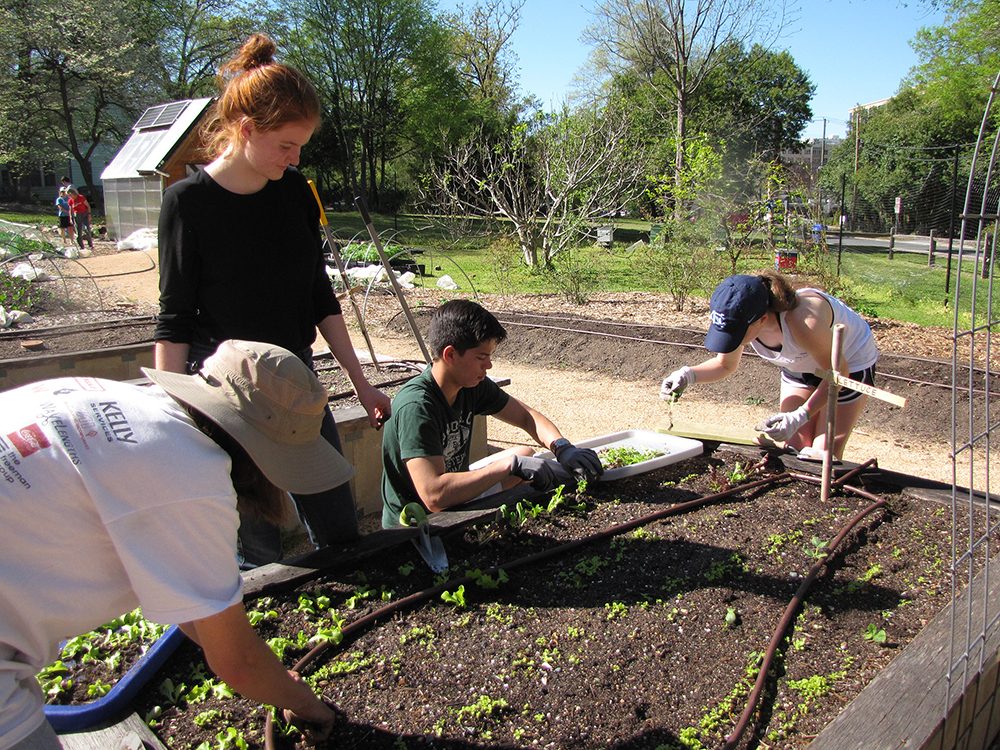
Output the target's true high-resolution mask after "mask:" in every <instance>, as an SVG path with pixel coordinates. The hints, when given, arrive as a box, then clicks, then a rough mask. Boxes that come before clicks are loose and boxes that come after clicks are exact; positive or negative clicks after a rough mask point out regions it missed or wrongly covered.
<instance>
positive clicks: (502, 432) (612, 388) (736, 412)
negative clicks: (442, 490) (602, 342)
mask: <svg viewBox="0 0 1000 750" xmlns="http://www.w3.org/2000/svg"><path fill="white" fill-rule="evenodd" d="M81 262H82V263H83V264H84V265H85V266H86V267H87V268H88V270H89V271H90V273H92V274H93V275H94V276H95V278H97V280H98V283H99V284H100V285H101V287H102V289H105V290H107V291H110V292H112V293H113V294H116V295H118V296H120V297H123V298H125V299H127V300H130V301H132V302H134V303H136V305H137V307H139V308H148V309H149V310H150V311H155V308H156V302H157V299H158V294H159V290H158V275H157V271H156V268H155V266H156V263H155V252H151V253H146V252H143V251H133V252H121V253H113V254H108V255H96V256H93V257H91V258H86V259H81ZM362 302H363V300H361V299H360V298H359V304H361V303H362ZM382 304H383V306H384V304H385V303H384V302H383V303H382ZM411 304H413V303H411ZM650 304H654V303H653V302H651V303H650ZM655 304H661V305H662V303H655ZM389 306H390V307H392V308H394V309H395V310H398V303H396V302H395V300H392V299H391V298H390V300H389ZM583 310H585V308H576V309H575V311H576V312H582V311H583ZM631 314H632V313H630V315H631ZM633 316H634V315H633ZM373 317H374V316H373ZM347 319H348V322H349V326H350V327H351V335H352V338H353V339H354V343H355V346H356V347H357V348H358V351H359V352H365V351H366V347H365V343H364V339H363V338H362V337H361V335H360V332H359V331H358V330H357V327H356V326H355V325H353V318H352V316H350V314H348V316H347ZM369 329H370V331H369V332H370V335H371V338H372V341H373V344H374V346H375V349H376V351H377V352H378V353H379V354H380V355H383V354H384V355H388V356H394V357H400V358H406V359H416V360H419V359H421V355H420V349H419V347H418V346H417V345H416V343H415V342H414V341H413V339H412V336H409V335H404V334H400V333H395V332H393V331H391V330H389V329H388V328H387V327H386V326H384V325H379V324H377V323H374V324H370V325H369ZM691 356H692V359H694V358H695V357H696V356H700V355H696V354H692V355H691ZM567 360H568V361H567V366H565V367H560V368H558V369H553V368H551V367H539V366H534V365H531V364H527V363H525V362H521V361H513V360H511V359H506V358H505V357H504V354H503V349H502V348H501V350H500V351H499V352H498V357H497V363H496V364H495V367H494V371H493V372H494V374H495V375H497V376H499V377H507V378H510V381H511V382H510V386H508V388H507V391H508V392H509V393H511V394H512V395H513V396H515V397H517V398H519V399H521V400H522V401H524V402H526V403H528V404H530V405H532V406H533V407H535V408H536V409H538V410H539V411H541V412H543V413H544V414H546V415H548V416H549V417H550V418H552V420H553V421H554V422H555V423H556V424H557V425H559V427H560V429H561V430H562V431H563V432H564V433H565V434H566V435H567V436H569V437H570V438H571V439H575V440H581V439H584V438H588V437H595V436H597V435H603V434H607V433H611V432H618V431H620V430H627V429H655V428H656V426H657V425H659V424H660V423H661V421H662V420H663V419H664V418H665V416H666V409H665V406H664V404H663V402H662V401H660V399H659V398H658V382H657V381H654V380H653V379H649V380H646V379H643V380H628V379H619V378H614V377H610V376H609V375H606V374H603V373H598V372H584V371H580V370H577V369H573V363H572V361H571V360H572V354H571V353H570V354H568V355H567ZM774 388H775V389H776V388H777V384H776V382H775V385H774ZM772 411H773V408H772V407H769V406H766V405H765V406H756V405H753V404H750V403H739V402H733V401H732V399H730V400H725V399H720V398H718V397H717V396H716V395H714V394H707V393H706V392H705V391H701V392H699V390H698V389H692V390H690V391H689V392H688V393H687V394H685V396H684V398H683V400H682V401H680V402H679V403H678V404H677V405H676V406H675V408H674V418H675V420H678V421H680V420H683V421H691V422H707V423H712V422H716V423H720V424H729V425H744V426H752V425H754V424H757V423H758V422H759V421H760V420H761V419H762V418H764V417H766V416H768V415H769V414H771V413H772ZM946 428H947V425H944V424H942V425H941V439H940V440H937V441H934V440H929V439H921V440H919V441H913V442H912V443H911V442H910V441H907V440H906V439H905V436H902V438H901V436H900V435H898V434H890V433H888V432H886V431H883V430H880V429H878V426H877V425H863V426H859V428H858V429H857V430H856V431H855V433H854V435H853V436H852V438H851V442H850V443H849V445H848V447H847V452H846V455H845V458H846V459H848V460H851V461H858V462H860V461H864V460H867V459H869V458H877V459H878V461H879V465H880V466H882V467H885V468H891V469H894V470H897V471H901V472H904V473H908V474H914V475H916V476H922V477H926V478H929V479H935V480H938V481H943V482H950V481H951V461H950V458H949V445H948V442H947V441H946V439H945V438H946ZM489 435H490V442H491V444H494V445H497V446H500V447H507V446H509V445H512V444H518V445H523V444H525V436H524V434H523V433H521V432H520V431H518V430H515V429H513V428H510V427H509V426H507V425H505V424H503V423H501V422H498V421H496V420H491V421H490V428H489ZM977 469H979V471H977V474H978V473H981V472H984V471H985V462H983V461H979V462H977ZM964 475H966V476H967V473H966V474H964ZM959 476H960V477H961V476H963V473H961V472H960V474H959ZM959 481H960V483H961V479H960V480H959ZM977 484H978V485H979V486H985V484H984V480H983V478H979V479H978V480H977Z"/></svg>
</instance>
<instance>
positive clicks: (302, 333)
mask: <svg viewBox="0 0 1000 750" xmlns="http://www.w3.org/2000/svg"><path fill="white" fill-rule="evenodd" d="M275 53H276V47H275V44H274V42H273V41H272V40H271V39H270V38H269V37H267V36H265V35H263V34H256V35H254V36H253V37H251V38H250V39H249V40H248V41H247V42H246V43H245V44H244V45H243V47H242V48H241V49H240V51H239V52H238V53H237V54H236V55H235V56H234V57H233V59H232V60H230V61H229V62H228V63H226V65H224V66H223V68H222V69H221V71H220V74H219V78H220V84H221V85H222V87H223V91H222V95H221V96H220V98H219V100H218V101H217V102H216V104H215V109H214V115H213V117H212V119H211V120H210V122H209V124H208V126H207V131H206V134H207V136H208V143H209V148H210V151H211V157H212V161H211V162H210V163H209V164H208V166H206V167H205V168H204V169H200V170H198V171H197V172H195V173H194V174H193V175H191V176H189V177H187V178H186V179H184V180H182V181H180V182H178V183H176V184H174V185H171V186H170V187H169V188H167V190H166V191H165V193H164V195H163V206H162V209H161V213H160V224H159V257H160V314H159V316H158V322H157V327H156V332H155V334H154V338H155V340H156V347H155V357H156V367H157V368H158V369H161V370H170V371H173V372H197V370H198V367H199V366H200V364H201V363H202V362H203V361H204V360H205V358H206V357H208V356H209V355H210V354H211V353H212V352H213V351H215V348H216V347H217V346H218V345H219V343H220V342H222V341H224V340H226V339H230V338H236V339H245V340H250V341H264V342H267V343H270V344H276V345H278V346H282V347H284V348H286V349H288V350H290V351H292V352H295V353H296V354H298V355H299V357H300V358H301V359H302V360H303V361H305V362H306V364H308V365H310V366H311V364H312V344H313V342H314V341H315V339H316V330H317V328H318V329H319V332H320V334H321V335H322V336H323V338H324V339H325V340H326V342H327V344H328V345H329V347H330V351H331V352H332V353H333V356H334V357H335V358H336V359H337V361H338V362H339V363H340V365H341V366H342V367H343V368H344V370H345V371H346V372H347V374H348V376H349V377H350V378H351V382H352V383H353V385H354V390H355V392H356V393H357V395H358V398H359V399H360V401H361V404H362V405H363V406H364V407H365V409H366V411H367V412H368V416H369V419H370V421H371V424H372V426H373V427H376V428H377V427H378V426H380V425H381V423H382V422H383V421H385V419H387V418H388V416H389V412H390V399H389V397H388V396H386V395H385V394H383V393H381V392H379V391H378V390H376V389H375V388H373V387H372V386H371V385H370V384H369V383H368V381H367V380H366V379H365V376H364V374H363V373H362V370H361V365H360V363H359V362H358V358H357V355H356V354H355V352H354V347H353V344H352V342H351V339H350V336H349V334H348V332H347V326H346V325H345V323H344V318H343V315H342V313H341V308H340V303H339V302H338V301H337V297H336V295H335V294H334V292H333V288H332V286H331V284H330V279H329V277H328V276H327V273H326V264H325V262H324V257H323V251H322V241H321V238H320V223H319V218H320V217H319V206H318V205H317V204H316V200H315V198H314V197H313V195H312V191H311V189H310V187H309V185H308V183H307V182H306V179H305V178H304V177H303V176H302V174H301V173H300V172H299V171H298V170H296V169H295V166H296V165H297V164H298V163H299V157H300V154H301V151H302V148H303V147H304V146H305V145H306V143H308V142H309V139H310V138H311V137H312V135H313V133H314V132H315V131H316V129H317V128H318V127H319V124H320V104H319V97H318V96H317V94H316V90H315V89H314V88H313V86H312V84H311V83H310V82H309V81H308V80H307V79H306V78H305V77H304V76H303V75H302V74H301V73H300V72H299V71H297V70H295V69H294V68H291V67H289V66H287V65H282V64H280V63H277V62H275V60H274V55H275ZM323 434H324V436H325V437H326V438H327V439H328V440H329V441H330V442H331V443H332V444H333V445H335V446H336V447H337V448H338V449H339V448H340V438H339V436H338V435H337V428H336V424H335V422H334V419H333V415H332V414H330V413H329V410H327V418H326V420H325V421H324V427H323ZM293 499H294V500H295V505H296V509H297V511H298V514H299V517H300V518H301V519H302V521H303V523H304V524H305V526H306V528H307V530H308V531H309V534H310V537H311V539H312V541H313V543H314V544H316V546H317V547H322V546H326V545H329V544H331V543H334V542H343V541H353V540H354V539H356V538H357V537H358V523H357V515H356V510H355V506H354V500H353V497H352V496H351V491H350V487H349V486H348V485H346V484H345V485H343V486H341V487H338V488H335V489H334V490H332V491H330V492H326V493H321V494H319V495H309V496H306V495H294V496H293ZM240 552H241V559H242V562H243V564H244V566H245V567H253V566H255V565H262V564H264V563H268V562H273V561H275V560H278V559H280V557H281V530H280V528H278V527H276V526H273V525H271V524H254V523H252V522H250V521H249V519H246V520H245V522H244V525H241V526H240Z"/></svg>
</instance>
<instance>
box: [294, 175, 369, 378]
mask: <svg viewBox="0 0 1000 750" xmlns="http://www.w3.org/2000/svg"><path fill="white" fill-rule="evenodd" d="M308 182H309V187H311V188H312V191H313V197H314V198H315V199H316V202H317V203H318V204H319V223H320V226H322V227H323V234H324V236H325V237H326V244H327V245H329V246H330V255H332V256H333V260H334V262H335V263H336V264H337V270H338V271H340V278H341V279H343V281H344V288H345V289H346V290H347V298H348V299H349V300H350V301H351V307H352V308H353V309H354V317H356V318H357V319H358V326H359V327H360V328H361V335H362V336H364V339H365V343H366V344H367V345H368V353H369V354H370V355H371V358H372V364H373V365H375V370H376V372H382V367H381V366H380V365H379V363H378V356H377V355H376V354H375V347H373V346H372V340H371V339H370V338H368V328H366V327H365V320H364V318H362V317H361V311H360V310H359V309H358V303H357V302H355V301H354V292H352V291H351V280H350V279H349V278H348V277H347V269H346V268H345V267H344V259H343V258H341V257H340V251H339V250H337V246H336V245H335V244H334V242H333V236H332V235H331V234H330V226H329V222H328V221H327V220H326V211H324V210H323V201H321V200H320V199H319V191H318V190H316V183H315V182H313V181H312V180H309V181H308Z"/></svg>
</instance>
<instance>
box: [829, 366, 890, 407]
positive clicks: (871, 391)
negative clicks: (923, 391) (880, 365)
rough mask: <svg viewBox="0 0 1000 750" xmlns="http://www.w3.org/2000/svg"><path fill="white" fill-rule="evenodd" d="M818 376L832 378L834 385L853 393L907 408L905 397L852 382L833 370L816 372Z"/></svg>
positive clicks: (855, 381) (865, 384)
mask: <svg viewBox="0 0 1000 750" xmlns="http://www.w3.org/2000/svg"><path fill="white" fill-rule="evenodd" d="M816 376H817V377H820V378H830V377H832V378H833V382H834V383H836V384H837V385H840V386H843V387H844V388H850V389H851V390H852V391H859V392H860V393H864V394H866V395H868V396H872V397H873V398H877V399H880V400H882V401H888V402H889V403H890V404H895V405H896V406H900V407H902V406H906V398H905V397H904V396H897V395H896V394H895V393H889V391H884V390H882V389H881V388H876V387H875V386H873V385H868V384H867V383H861V382H858V381H857V380H851V379H850V378H848V377H844V376H843V375H841V374H840V373H839V372H833V371H832V370H816Z"/></svg>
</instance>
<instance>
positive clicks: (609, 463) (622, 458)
mask: <svg viewBox="0 0 1000 750" xmlns="http://www.w3.org/2000/svg"><path fill="white" fill-rule="evenodd" d="M663 455H665V454H664V452H663V451H658V450H656V449H655V448H645V449H640V448H633V447H632V446H629V445H621V446H618V447H617V448H605V449H604V450H601V451H598V452H597V456H598V458H600V459H601V463H602V464H603V465H604V468H605V469H620V468H622V467H623V466H631V465H632V464H638V463H642V462H643V461H652V460H653V459H654V458H659V457H660V456H663Z"/></svg>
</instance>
